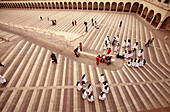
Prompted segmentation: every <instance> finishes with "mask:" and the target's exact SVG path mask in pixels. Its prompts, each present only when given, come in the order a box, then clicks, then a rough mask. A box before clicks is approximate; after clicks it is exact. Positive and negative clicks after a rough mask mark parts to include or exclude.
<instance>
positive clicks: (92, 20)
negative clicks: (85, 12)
mask: <svg viewBox="0 0 170 112" xmlns="http://www.w3.org/2000/svg"><path fill="white" fill-rule="evenodd" d="M91 22H92V26H94V23H93V18H92V19H91Z"/></svg>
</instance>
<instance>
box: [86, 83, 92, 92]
mask: <svg viewBox="0 0 170 112" xmlns="http://www.w3.org/2000/svg"><path fill="white" fill-rule="evenodd" d="M92 91H93V89H92V87H91V84H89V85H88V86H87V92H88V93H89V94H91V92H92Z"/></svg>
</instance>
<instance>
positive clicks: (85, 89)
mask: <svg viewBox="0 0 170 112" xmlns="http://www.w3.org/2000/svg"><path fill="white" fill-rule="evenodd" d="M99 82H100V83H101V84H103V85H102V92H101V93H100V95H99V100H101V101H104V100H105V99H106V94H107V93H108V92H109V86H108V82H107V81H104V74H101V76H100V78H99ZM76 86H77V90H78V91H82V98H83V99H86V98H88V101H89V102H93V101H94V96H93V93H92V92H93V89H92V85H91V84H88V85H87V79H86V75H85V74H84V75H83V76H82V82H81V83H80V82H79V81H78V82H77V84H76Z"/></svg>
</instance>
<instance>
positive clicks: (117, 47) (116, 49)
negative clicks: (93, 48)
mask: <svg viewBox="0 0 170 112" xmlns="http://www.w3.org/2000/svg"><path fill="white" fill-rule="evenodd" d="M118 49H119V43H118V44H117V46H116V47H115V49H114V51H115V52H117V51H118Z"/></svg>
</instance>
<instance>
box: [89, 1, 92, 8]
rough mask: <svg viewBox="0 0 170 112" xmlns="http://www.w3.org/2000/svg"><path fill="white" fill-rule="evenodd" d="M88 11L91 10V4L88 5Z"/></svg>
mask: <svg viewBox="0 0 170 112" xmlns="http://www.w3.org/2000/svg"><path fill="white" fill-rule="evenodd" d="M88 10H92V2H89V3H88Z"/></svg>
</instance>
